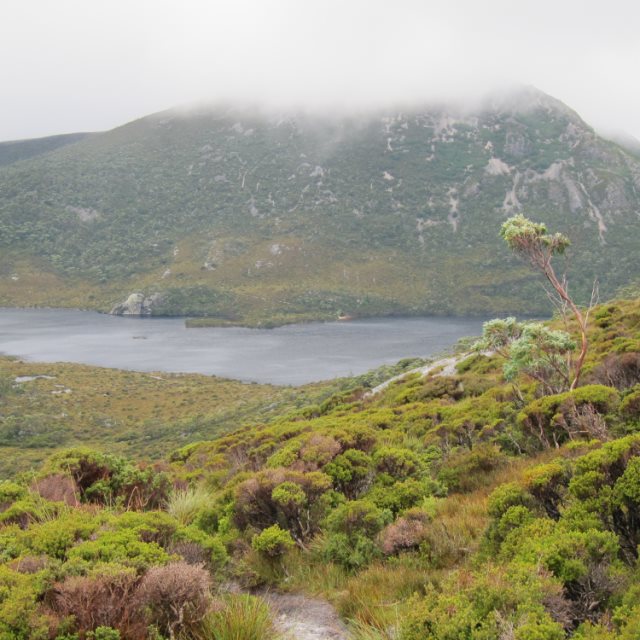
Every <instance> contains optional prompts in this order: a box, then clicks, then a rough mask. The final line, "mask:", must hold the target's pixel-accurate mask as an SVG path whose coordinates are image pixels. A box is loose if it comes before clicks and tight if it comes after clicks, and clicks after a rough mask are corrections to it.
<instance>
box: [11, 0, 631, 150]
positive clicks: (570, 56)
mask: <svg viewBox="0 0 640 640" xmlns="http://www.w3.org/2000/svg"><path fill="white" fill-rule="evenodd" d="M639 33H640V2H638V1H637V0H607V1H606V2H603V1H602V0H599V1H598V2H595V1H593V0H580V1H578V0H520V1H514V0H448V1H447V0H439V1H438V2H434V1H432V0H384V1H383V0H318V1H316V2H311V1H309V0H228V1H222V0H0V114H1V118H0V140H9V139H18V138H26V137H36V136H42V135H50V134H56V133H65V132H71V131H93V130H102V129H109V128H112V127H114V126H117V125H120V124H123V123H125V122H127V121H129V120H133V119H135V118H138V117H141V116H143V115H147V114H149V113H152V112H154V111H159V110H162V109H165V108H168V107H171V106H174V105H181V104H185V103H191V102H196V101H202V100H220V99H225V100H228V99H231V100H239V101H243V102H247V101H251V102H254V103H255V102H258V103H263V102H264V103H269V104H276V105H278V106H282V105H289V104H297V105H307V106H312V107H318V108H326V107H328V106H331V107H335V106H340V105H347V106H358V107H361V106H367V105H379V104H384V103H392V102H397V101H403V102H406V101H412V100H415V101H418V100H421V101H422V100H424V101H428V100H430V99H442V98H447V97H455V98H457V99H467V98H472V97H474V96H475V95H477V94H479V93H482V92H484V91H485V90H486V89H489V88H491V87H494V86H496V85H503V84H505V83H513V82H517V83H523V84H532V85H535V86H536V87H538V88H539V89H542V90H543V91H546V92H547V93H550V94H551V95H553V96H555V97H557V98H559V99H561V100H562V101H564V102H566V103H567V104H568V105H569V106H571V107H573V108H574V109H576V110H577V111H578V113H580V115H581V116H582V117H583V118H584V119H585V120H587V121H588V122H589V123H590V124H592V125H594V126H595V127H596V128H599V129H605V130H621V131H626V132H628V133H630V134H632V135H634V136H636V137H638V138H640V82H638V70H639V68H640V37H639V36H638V34H639Z"/></svg>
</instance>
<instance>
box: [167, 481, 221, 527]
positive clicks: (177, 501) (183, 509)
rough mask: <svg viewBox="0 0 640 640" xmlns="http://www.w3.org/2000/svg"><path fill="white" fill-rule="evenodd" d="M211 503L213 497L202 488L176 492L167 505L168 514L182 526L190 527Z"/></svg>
mask: <svg viewBox="0 0 640 640" xmlns="http://www.w3.org/2000/svg"><path fill="white" fill-rule="evenodd" d="M210 502H211V496H210V495H209V494H208V493H207V492H206V491H205V490H204V489H203V488H202V487H193V488H188V489H183V490H176V491H174V493H173V494H172V495H171V497H170V498H169V501H168V503H167V513H168V514H169V515H171V516H173V517H174V518H175V519H176V520H177V521H178V522H179V523H180V524H183V525H188V524H191V523H192V522H193V521H194V519H195V518H196V516H197V515H198V513H199V512H201V511H202V510H203V509H205V508H206V507H207V506H208V505H209V504H210Z"/></svg>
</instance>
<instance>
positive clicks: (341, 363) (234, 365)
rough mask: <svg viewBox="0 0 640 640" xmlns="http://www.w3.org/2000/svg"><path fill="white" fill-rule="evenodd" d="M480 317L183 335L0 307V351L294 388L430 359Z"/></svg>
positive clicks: (137, 321) (166, 326)
mask: <svg viewBox="0 0 640 640" xmlns="http://www.w3.org/2000/svg"><path fill="white" fill-rule="evenodd" d="M481 331H482V320H481V319H478V318H472V319H469V318H446V317H445V318H443V317H438V318H437V317H430V318H383V319H371V320H354V321H350V322H328V323H309V324H296V325H288V326H284V327H279V328H277V329H246V328H241V327H224V328H198V329H187V328H186V327H185V325H184V319H182V318H128V317H116V316H109V315H104V314H100V313H95V312H92V311H77V310H72V309H0V353H2V354H5V355H14V356H19V357H21V358H23V359H25V360H33V361H40V362H58V361H60V362H79V363H83V364H92V365H97V366H101V367H114V368H118V369H130V370H134V371H167V372H176V373H204V374H208V375H216V376H223V377H225V378H234V379H236V380H244V381H255V382H264V383H271V384H287V385H298V384H304V383H307V382H314V381H318V380H327V379H330V378H335V377H340V376H348V375H357V374H360V373H364V372H365V371H368V370H370V369H373V368H375V367H378V366H380V365H382V364H391V363H395V362H397V361H398V360H400V359H401V358H405V357H414V356H419V357H429V356H433V355H435V354H438V353H440V352H441V351H443V350H444V349H446V348H447V347H450V346H451V345H453V344H454V343H455V342H456V341H457V340H458V339H459V338H461V337H463V336H469V335H479V334H480V333H481Z"/></svg>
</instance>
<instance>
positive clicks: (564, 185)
mask: <svg viewBox="0 0 640 640" xmlns="http://www.w3.org/2000/svg"><path fill="white" fill-rule="evenodd" d="M639 200H640V162H639V161H638V160H637V159H636V158H634V157H632V156H631V155H629V154H628V153H626V152H625V151H624V150H623V149H621V148H620V147H618V146H617V145H615V144H614V143H611V142H608V141H605V140H604V139H602V138H599V137H598V136H597V135H596V134H595V133H594V132H593V130H592V129H591V128H590V127H589V126H588V125H586V124H585V123H584V122H583V121H582V120H581V119H580V118H579V117H578V116H577V115H576V114H575V113H574V112H573V111H571V110H570V109H568V108H567V107H566V106H564V105H563V104H562V103H560V102H558V101H557V100H555V99H553V98H551V97H549V96H546V95H545V94H542V93H540V92H538V91H536V90H534V89H527V90H522V91H520V92H518V93H515V94H512V95H508V96H503V97H501V98H496V99H493V100H492V101H488V102H486V103H485V104H484V105H483V106H482V107H478V108H476V109H475V110H474V111H473V112H462V111H460V110H456V109H454V108H451V107H448V106H440V107H429V108H426V107H425V108H422V109H412V110H404V111H396V112H393V113H391V112H389V113H377V114H367V115H360V116H355V115H352V116H349V117H347V116H343V117H337V116H322V117H321V116H312V115H309V114H306V115H305V114H297V115H292V114H288V115H286V116H283V115H274V114H265V113H259V112H257V111H250V110H241V109H234V108H223V107H216V108H207V109H200V110H193V111H169V112H164V113H161V114H156V115H153V116H149V117H147V118H143V119H142V120H138V121H136V122H132V123H130V124H128V125H125V126H123V127H120V128H118V129H115V130H113V131H110V132H107V133H104V134H99V135H96V136H92V137H91V138H89V139H86V140H83V141H81V142H79V143H77V144H74V145H72V146H69V147H66V148H62V149H59V150H57V151H55V152H53V153H50V154H47V155H46V156H43V157H40V158H35V159H33V160H30V161H28V162H23V163H19V164H17V165H14V166H10V167H5V168H4V169H2V170H0V225H1V226H0V229H1V236H0V237H1V240H0V242H2V245H3V246H2V249H3V251H2V257H1V258H0V303H2V304H5V305H8V304H57V305H75V306H83V307H93V308H99V309H103V310H108V309H110V308H111V307H112V306H113V305H115V304H117V303H121V302H123V301H124V300H125V299H126V298H127V296H128V295H129V294H130V293H131V292H141V293H142V294H144V297H143V296H142V295H141V296H139V297H138V299H137V300H133V299H132V300H129V305H124V306H120V311H121V312H122V311H124V312H127V311H134V312H139V311H140V310H141V308H142V312H150V313H157V314H177V315H188V314H190V315H212V316H214V317H217V318H219V319H227V320H232V321H243V322H257V321H264V320H273V321H276V322H277V321H284V320H293V319H296V318H304V317H316V318H318V317H335V315H336V314H338V313H340V312H343V313H347V314H361V315H374V314H388V313H444V312H455V313H485V312H487V311H488V310H491V311H493V312H500V311H507V310H509V311H511V310H518V311H528V312H535V311H537V310H539V309H541V308H543V306H544V305H546V300H545V299H544V296H543V294H542V293H541V292H540V289H539V286H538V284H537V283H536V282H535V281H534V280H533V279H532V278H531V277H530V276H529V274H528V272H527V271H526V269H524V268H523V267H521V266H519V265H518V264H517V263H516V262H514V261H513V260H512V259H511V258H510V257H509V256H508V255H507V254H506V251H505V250H504V249H503V248H502V247H501V245H500V242H499V239H498V238H497V229H498V228H499V225H500V223H501V222H502V221H503V220H504V219H505V217H506V216H508V215H510V214H513V213H515V212H518V211H521V210H523V211H525V212H526V213H527V214H528V215H529V216H530V217H532V218H534V219H541V220H543V221H545V222H547V223H548V224H549V226H550V228H552V229H553V230H561V231H564V232H566V233H567V234H568V235H569V236H570V237H571V238H572V240H573V241H574V245H575V249H576V251H575V256H576V257H575V258H574V257H571V258H570V267H571V269H570V279H571V282H572V284H573V285H574V287H575V288H574V290H576V291H577V292H578V297H585V296H586V295H587V292H588V291H590V288H591V282H592V279H593V277H594V276H595V275H597V276H598V277H599V278H600V280H601V289H602V290H603V293H604V294H605V295H606V294H609V293H611V292H612V291H613V290H615V289H616V288H617V287H618V286H620V285H621V284H624V283H626V282H627V281H628V279H629V278H630V276H632V275H633V274H634V273H635V272H636V271H637V265H636V264H635V262H636V261H635V257H634V256H635V252H636V251H637V248H638V241H637V238H638V237H639V236H638V232H639V231H640V218H639V217H638V214H637V211H638V210H639V209H640V207H639V206H638V203H639ZM577 256H582V257H577Z"/></svg>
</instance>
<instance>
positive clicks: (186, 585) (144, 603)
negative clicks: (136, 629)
mask: <svg viewBox="0 0 640 640" xmlns="http://www.w3.org/2000/svg"><path fill="white" fill-rule="evenodd" d="M210 587H211V581H210V578H209V573H208V572H207V571H206V570H205V569H204V568H203V567H202V566H197V565H191V564H187V563H186V562H170V563H169V564H167V565H165V566H163V567H151V568H150V569H149V570H148V571H147V572H146V573H145V575H144V576H143V578H142V580H141V582H140V586H139V588H138V592H137V594H136V599H137V602H138V603H139V605H140V606H141V607H143V608H144V610H145V612H146V616H147V621H148V622H149V623H150V624H152V625H153V626H155V627H156V628H157V629H158V630H159V631H160V633H162V634H163V635H169V637H171V638H175V637H176V636H178V635H180V634H190V635H193V634H194V633H195V632H196V631H197V630H198V629H199V626H200V622H201V620H202V618H203V617H204V615H205V613H206V611H207V609H208V608H209V605H210V603H211V594H210Z"/></svg>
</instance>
